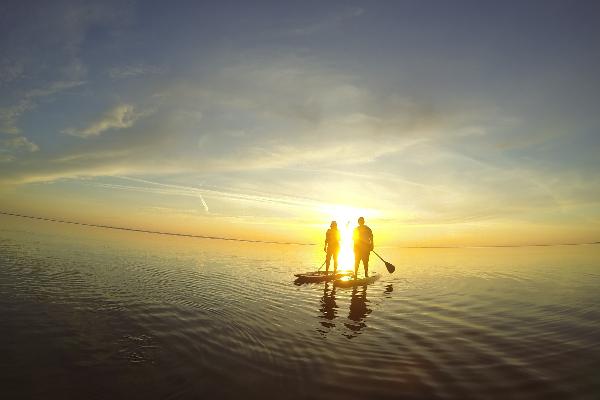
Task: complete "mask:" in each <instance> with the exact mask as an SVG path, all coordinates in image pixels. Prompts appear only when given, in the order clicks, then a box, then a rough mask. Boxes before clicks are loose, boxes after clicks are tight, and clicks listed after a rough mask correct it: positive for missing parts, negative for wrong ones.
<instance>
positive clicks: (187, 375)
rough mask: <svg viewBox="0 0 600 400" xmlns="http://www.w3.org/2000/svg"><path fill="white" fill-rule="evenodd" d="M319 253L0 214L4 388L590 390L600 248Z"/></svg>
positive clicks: (540, 393) (283, 393)
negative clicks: (337, 272)
mask: <svg viewBox="0 0 600 400" xmlns="http://www.w3.org/2000/svg"><path fill="white" fill-rule="evenodd" d="M319 250H321V249H320V248H318V246H317V247H314V248H313V247H301V246H279V245H260V244H240V243H227V242H218V241H212V240H200V239H181V238H170V237H164V236H156V235H150V234H141V233H131V232H115V231H106V230H101V229H97V228H82V227H72V226H65V225H60V224H53V223H48V222H27V223H25V222H23V221H19V220H18V219H17V218H13V217H1V218H0V316H1V321H2V323H1V324H0V354H1V355H2V356H1V357H0V368H1V371H0V375H1V378H0V379H1V382H2V388H3V389H2V392H3V397H5V396H7V397H5V398H61V399H63V398H73V399H75V398H77V399H81V398H92V399H93V398H97V399H101V398H102V399H104V398H127V399H136V398H140V399H141V398H144V399H148V398H166V399H171V398H172V399H176V398H203V397H209V396H214V397H215V398H218V397H221V398H223V397H226V398H282V399H296V398H315V399H317V398H318V399H354V398H356V399H358V398H418V399H421V398H422V399H426V398H498V399H507V398H510V399H542V398H543V399H547V398H573V399H595V398H598V394H599V393H600V374H599V373H598V371H599V370H600V290H599V289H598V288H599V287H600V248H599V247H598V246H596V247H594V246H583V247H558V248H521V249H446V250H442V249H438V250H427V249H419V250H406V249H393V248H387V249H383V248H382V249H380V250H381V253H384V254H385V255H386V256H387V258H389V259H390V261H392V262H394V264H395V265H396V267H397V270H396V272H395V273H394V274H392V275H390V274H388V273H387V271H386V270H385V267H384V266H383V265H382V264H381V263H377V262H375V264H374V267H373V268H372V269H374V270H376V271H378V272H381V273H382V274H383V277H382V279H380V280H379V281H378V282H376V283H374V284H372V285H369V286H364V287H357V288H354V289H343V288H336V287H334V286H332V285H331V284H309V285H302V286H297V285H294V284H293V274H294V273H295V272H301V271H308V270H311V269H315V268H316V267H318V266H319V265H320V262H321V257H322V256H323V255H322V253H321V252H319Z"/></svg>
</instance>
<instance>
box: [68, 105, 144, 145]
mask: <svg viewBox="0 0 600 400" xmlns="http://www.w3.org/2000/svg"><path fill="white" fill-rule="evenodd" d="M144 115H147V113H145V112H140V111H137V110H136V108H135V107H134V106H133V105H131V104H119V105H117V106H116V107H114V108H112V109H111V110H109V111H107V112H106V113H105V114H104V115H103V116H102V117H100V118H99V119H97V120H96V121H93V122H92V123H91V124H89V125H88V126H87V127H85V128H82V129H75V128H68V129H65V130H64V131H63V132H64V133H67V134H69V135H72V136H79V137H81V138H89V137H93V136H98V135H100V134H102V133H103V132H105V131H108V130H119V129H125V128H130V127H132V126H133V124H135V122H136V121H137V120H138V118H140V117H142V116H144Z"/></svg>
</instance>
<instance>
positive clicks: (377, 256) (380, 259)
mask: <svg viewBox="0 0 600 400" xmlns="http://www.w3.org/2000/svg"><path fill="white" fill-rule="evenodd" d="M371 251H372V252H373V253H374V254H375V255H376V256H377V257H379V259H380V260H381V261H383V262H386V261H385V260H384V259H383V258H381V256H380V255H379V254H377V253H376V252H375V250H371Z"/></svg>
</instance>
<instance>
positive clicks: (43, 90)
mask: <svg viewBox="0 0 600 400" xmlns="http://www.w3.org/2000/svg"><path fill="white" fill-rule="evenodd" d="M83 84H84V82H83V81H56V82H51V83H49V84H46V85H44V86H41V87H38V88H35V89H30V90H28V91H26V92H25V93H24V94H23V95H22V96H21V97H20V98H19V100H18V101H17V102H16V104H14V105H12V106H9V107H0V132H3V133H8V134H13V135H16V134H18V133H20V132H21V130H20V129H19V127H18V126H17V124H18V121H19V119H20V118H21V116H22V115H23V114H25V113H26V112H27V111H30V110H33V109H34V108H35V107H36V105H37V101H38V100H39V99H40V98H44V97H49V96H52V95H55V94H57V93H60V92H62V91H65V90H68V89H71V88H74V87H77V86H80V85H83Z"/></svg>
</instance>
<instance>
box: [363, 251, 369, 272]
mask: <svg viewBox="0 0 600 400" xmlns="http://www.w3.org/2000/svg"><path fill="white" fill-rule="evenodd" d="M363 266H364V267H365V277H368V276H369V253H365V254H364V255H363Z"/></svg>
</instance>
